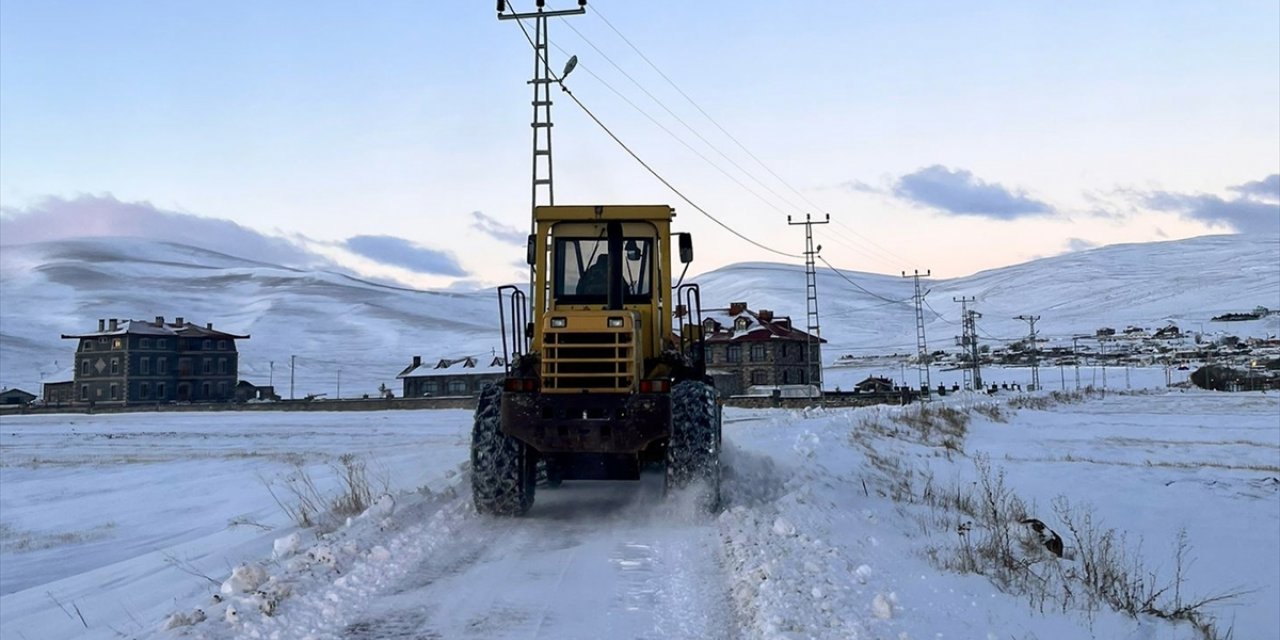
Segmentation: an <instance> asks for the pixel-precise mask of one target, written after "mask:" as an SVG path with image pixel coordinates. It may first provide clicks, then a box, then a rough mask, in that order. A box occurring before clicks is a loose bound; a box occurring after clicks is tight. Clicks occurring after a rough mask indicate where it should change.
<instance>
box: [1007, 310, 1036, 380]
mask: <svg viewBox="0 0 1280 640" xmlns="http://www.w3.org/2000/svg"><path fill="white" fill-rule="evenodd" d="M1013 319H1014V320H1024V321H1026V322H1029V323H1030V324H1031V335H1029V336H1027V340H1029V341H1030V342H1031V388H1030V389H1028V391H1039V390H1040V347H1039V346H1038V345H1037V344H1036V320H1039V319H1040V316H1028V315H1021V316H1014V317H1013Z"/></svg>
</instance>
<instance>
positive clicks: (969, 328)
mask: <svg viewBox="0 0 1280 640" xmlns="http://www.w3.org/2000/svg"><path fill="white" fill-rule="evenodd" d="M977 300H978V299H977V298H974V297H972V296H969V297H963V296H962V297H959V298H952V301H954V302H959V303H960V316H961V327H962V328H961V333H962V334H963V335H961V336H959V337H957V338H956V344H958V345H960V346H961V347H962V348H964V350H965V351H967V352H968V353H969V366H968V368H966V369H965V370H964V386H965V388H967V389H970V390H972V391H982V390H983V388H984V387H983V385H982V367H981V366H980V362H979V361H978V357H979V354H978V318H981V317H982V314H981V313H978V312H977V311H974V310H973V309H970V308H969V306H968V305H969V303H970V302H977Z"/></svg>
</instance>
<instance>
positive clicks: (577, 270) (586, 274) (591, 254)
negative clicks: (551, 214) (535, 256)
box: [553, 237, 653, 304]
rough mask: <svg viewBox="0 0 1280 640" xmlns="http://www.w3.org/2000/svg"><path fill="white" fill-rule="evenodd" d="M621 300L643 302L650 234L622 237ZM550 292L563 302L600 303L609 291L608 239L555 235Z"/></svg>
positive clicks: (647, 286) (646, 295)
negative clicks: (552, 291) (646, 236)
mask: <svg viewBox="0 0 1280 640" xmlns="http://www.w3.org/2000/svg"><path fill="white" fill-rule="evenodd" d="M622 247H623V251H622V291H623V302H625V303H641V302H647V301H648V300H649V296H650V293H651V286H650V282H651V278H650V277H649V270H650V269H651V268H652V267H651V266H650V265H651V264H652V259H651V258H652V255H653V238H645V237H624V238H623V242H622ZM555 256H556V258H555V273H554V274H553V282H554V295H555V297H556V298H557V299H559V300H561V301H562V302H567V303H571V304H572V303H578V304H593V303H603V302H604V301H605V299H606V298H607V297H608V292H609V243H608V241H606V240H605V239H604V238H556V240H555Z"/></svg>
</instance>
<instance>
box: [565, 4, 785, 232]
mask: <svg viewBox="0 0 1280 640" xmlns="http://www.w3.org/2000/svg"><path fill="white" fill-rule="evenodd" d="M565 26H567V27H569V30H570V31H573V32H574V33H575V34H577V35H578V37H579V38H581V39H582V41H583V42H585V43H587V46H589V47H591V48H592V49H594V50H595V51H596V53H599V54H600V55H601V56H602V57H604V59H605V60H606V61H607V62H608V63H609V64H611V65H613V68H614V69H617V70H618V73H621V74H622V75H623V76H625V77H626V78H627V79H628V80H630V81H631V84H634V85H635V86H636V88H637V89H639V90H640V91H641V92H643V93H644V94H645V95H646V96H649V99H650V100H653V102H654V103H655V104H657V105H658V106H659V107H662V110H663V111H666V112H667V115H670V116H671V117H672V118H675V120H676V122H679V123H680V124H681V125H683V126H684V128H685V129H688V130H689V133H692V134H693V135H694V136H696V137H697V138H698V139H699V140H701V141H702V143H703V144H705V145H707V146H708V147H710V148H711V150H712V151H715V152H716V153H717V154H719V155H720V157H722V158H724V159H725V160H727V161H728V162H729V164H731V165H733V166H734V168H736V169H737V170H738V171H741V172H742V173H743V174H744V175H746V176H747V177H748V178H751V180H752V181H754V182H755V183H756V184H758V185H760V186H761V187H762V188H764V190H765V191H768V192H769V193H770V194H771V195H773V197H775V198H777V199H778V200H780V201H782V202H783V203H785V204H786V205H787V206H789V207H791V208H792V209H794V210H796V211H799V210H800V209H801V207H798V206H796V204H795V203H794V202H791V201H789V200H788V199H787V198H786V197H784V196H782V195H781V194H779V193H778V192H777V191H774V190H773V188H771V187H770V186H769V185H767V184H765V183H764V181H762V180H760V179H759V178H757V177H756V176H755V175H754V174H752V173H751V172H750V171H748V170H747V169H746V168H744V167H743V166H742V165H740V164H738V163H737V162H736V161H735V160H734V159H733V158H731V157H729V155H728V154H726V153H725V152H724V151H722V150H720V148H719V147H717V146H716V145H715V143H713V142H711V141H710V140H708V139H707V138H706V137H705V136H703V135H702V134H701V133H698V130H697V129H694V128H693V126H692V125H690V124H689V123H688V122H685V120H684V119H683V118H681V117H680V116H679V115H678V114H676V112H674V111H672V110H671V108H670V107H668V106H667V105H666V104H665V103H663V102H662V100H659V99H658V97H657V96H655V95H653V93H651V92H650V91H649V90H648V89H646V88H644V85H641V84H640V82H639V81H638V80H636V79H635V78H634V77H632V75H631V74H629V73H627V72H626V70H625V69H623V68H622V67H621V66H619V65H618V63H617V62H614V61H613V58H610V57H609V54H607V53H605V52H604V51H601V50H600V47H597V46H596V44H595V43H594V42H592V41H591V40H590V39H588V38H587V37H586V36H585V35H583V34H582V32H581V31H578V30H577V29H576V28H574V27H573V25H571V24H568V23H566V24H565ZM556 48H557V49H560V47H559V46H556ZM561 52H562V53H564V50H563V49H561ZM591 75H592V76H593V77H595V78H596V79H597V80H600V82H601V83H602V84H604V85H605V86H609V84H608V83H607V82H605V81H604V80H603V79H601V78H600V76H598V75H596V74H595V73H592V74H591ZM609 88H610V89H613V88H612V87H609ZM614 93H617V94H618V96H619V97H621V98H622V99H623V100H627V99H626V97H625V96H623V95H622V94H621V93H620V92H618V91H617V90H616V89H615V90H614ZM627 103H628V104H631V106H633V107H635V104H634V103H632V102H631V101H630V100H627ZM635 108H636V110H637V111H640V112H641V113H642V114H644V115H645V117H649V116H648V114H645V113H644V112H643V111H642V110H640V108H639V107H635ZM649 120H651V121H653V123H654V124H658V123H657V121H656V120H654V119H653V118H649ZM658 126H660V127H661V126H662V125H658ZM662 129H663V131H666V132H667V133H668V134H670V135H671V136H672V137H675V134H674V133H672V132H671V131H670V130H668V129H667V128H666V127H662ZM677 140H679V138H677ZM680 142H681V144H684V145H685V146H686V147H688V148H689V149H690V150H691V151H692V150H693V147H691V146H689V145H688V144H686V143H684V141H683V140H680ZM694 152H695V153H697V152H696V151H694ZM698 155H699V157H701V158H702V159H703V160H705V161H706V162H707V163H708V164H711V165H712V166H716V165H715V164H714V163H712V162H711V160H710V159H708V158H706V157H705V156H702V155H701V154H698ZM716 168H717V169H719V167H718V166H717V167H716ZM720 171H721V173H724V174H725V175H726V176H729V174H728V172H726V171H724V170H723V169H720ZM729 177H730V178H733V176H729ZM733 179H734V180H735V182H736V181H737V180H736V178H733ZM738 184H739V185H740V186H742V187H743V188H744V189H746V188H747V187H746V185H743V184H742V183H740V182H739V183H738ZM748 191H750V189H748ZM752 194H753V195H756V194H755V193H754V192H752ZM756 197H757V198H760V199H761V200H762V201H763V200H764V198H763V197H761V196H759V195H756ZM765 203H766V204H768V205H769V206H770V207H773V208H774V209H776V210H777V211H779V212H780V213H786V212H785V211H782V210H781V209H779V208H778V207H777V206H776V205H774V204H773V203H771V202H767V201H766V202H765Z"/></svg>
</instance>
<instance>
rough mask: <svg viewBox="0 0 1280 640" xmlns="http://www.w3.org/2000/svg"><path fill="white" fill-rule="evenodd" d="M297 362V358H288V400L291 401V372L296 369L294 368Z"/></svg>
mask: <svg viewBox="0 0 1280 640" xmlns="http://www.w3.org/2000/svg"><path fill="white" fill-rule="evenodd" d="M297 361H298V356H289V399H290V400H292V399H293V372H294V370H295V369H297V367H296V366H294V365H295V364H296V363H297Z"/></svg>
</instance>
